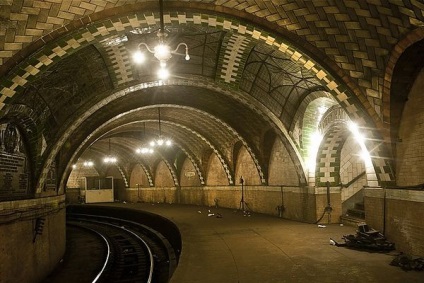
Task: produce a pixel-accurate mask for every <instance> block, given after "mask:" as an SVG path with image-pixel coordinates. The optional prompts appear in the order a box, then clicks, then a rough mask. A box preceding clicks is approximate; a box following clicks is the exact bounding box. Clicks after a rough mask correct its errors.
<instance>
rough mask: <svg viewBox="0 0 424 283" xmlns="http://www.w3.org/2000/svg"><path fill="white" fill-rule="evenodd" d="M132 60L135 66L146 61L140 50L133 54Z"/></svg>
mask: <svg viewBox="0 0 424 283" xmlns="http://www.w3.org/2000/svg"><path fill="white" fill-rule="evenodd" d="M133 60H134V62H136V63H137V64H141V63H143V62H144V61H145V60H146V57H145V56H144V53H142V52H141V51H140V50H138V51H136V52H134V54H133Z"/></svg>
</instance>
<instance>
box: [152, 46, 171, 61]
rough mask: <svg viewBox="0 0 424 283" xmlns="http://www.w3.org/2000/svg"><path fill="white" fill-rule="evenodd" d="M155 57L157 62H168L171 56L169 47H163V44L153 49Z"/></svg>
mask: <svg viewBox="0 0 424 283" xmlns="http://www.w3.org/2000/svg"><path fill="white" fill-rule="evenodd" d="M155 57H156V58H157V59H158V60H159V61H162V60H165V61H167V60H169V59H170V58H171V57H172V55H171V51H170V50H169V46H167V45H165V44H159V45H157V46H156V47H155Z"/></svg>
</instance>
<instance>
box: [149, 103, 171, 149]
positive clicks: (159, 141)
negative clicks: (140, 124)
mask: <svg viewBox="0 0 424 283" xmlns="http://www.w3.org/2000/svg"><path fill="white" fill-rule="evenodd" d="M158 116H159V138H158V139H157V140H153V141H151V142H150V146H151V147H155V146H164V145H165V146H171V145H172V141H171V140H170V139H163V138H162V130H161V125H160V107H159V108H158Z"/></svg>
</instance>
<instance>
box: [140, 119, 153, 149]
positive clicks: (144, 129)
mask: <svg viewBox="0 0 424 283" xmlns="http://www.w3.org/2000/svg"><path fill="white" fill-rule="evenodd" d="M145 136H146V124H145V123H143V138H144V137H145ZM135 152H137V153H138V154H152V153H153V152H154V150H153V148H151V147H145V146H142V147H139V148H137V149H136V150H135Z"/></svg>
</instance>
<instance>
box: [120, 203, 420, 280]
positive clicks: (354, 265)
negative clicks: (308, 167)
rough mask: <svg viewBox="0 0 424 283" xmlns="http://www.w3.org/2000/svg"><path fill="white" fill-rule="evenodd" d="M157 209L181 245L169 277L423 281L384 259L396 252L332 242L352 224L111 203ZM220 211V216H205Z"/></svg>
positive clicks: (180, 206)
mask: <svg viewBox="0 0 424 283" xmlns="http://www.w3.org/2000/svg"><path fill="white" fill-rule="evenodd" d="M113 205H119V206H123V207H127V208H133V209H142V210H146V211H149V212H152V213H156V214H159V215H162V216H164V217H166V218H168V219H170V220H172V221H173V222H175V223H176V224H177V225H178V227H179V228H180V231H181V235H182V239H183V249H182V253H181V258H180V262H179V265H178V268H177V270H176V272H175V273H174V275H173V277H172V279H171V283H199V282H202V283H209V282H210V283H226V282H228V283H237V282H242V283H250V282H251V283H258V282H260V283H265V282H308V283H312V282H385V283H389V282H408V283H409V282H424V272H417V271H409V272H405V271H403V270H402V269H401V268H399V267H395V266H391V265H389V263H390V262H391V260H392V259H393V258H394V255H395V254H397V252H392V253H391V254H383V253H370V252H365V251H357V250H350V249H347V248H344V247H336V246H332V245H330V243H329V239H330V238H333V239H335V240H336V241H340V242H343V241H342V240H341V237H342V236H343V235H346V234H354V233H355V228H354V227H349V226H340V225H335V224H333V225H327V226H326V227H325V228H319V227H318V226H317V225H314V224H306V223H299V222H294V221H289V220H283V219H281V218H277V217H272V216H268V215H262V214H255V213H252V214H251V216H244V215H243V213H242V212H240V211H237V210H231V209H223V208H208V207H200V206H190V205H175V204H172V205H169V204H154V205H152V204H147V203H143V204H129V203H127V204H113ZM209 209H210V211H211V213H215V214H217V213H220V214H221V215H222V218H217V217H215V216H211V217H208V210H209Z"/></svg>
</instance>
